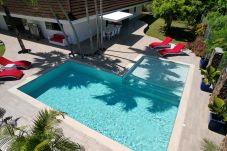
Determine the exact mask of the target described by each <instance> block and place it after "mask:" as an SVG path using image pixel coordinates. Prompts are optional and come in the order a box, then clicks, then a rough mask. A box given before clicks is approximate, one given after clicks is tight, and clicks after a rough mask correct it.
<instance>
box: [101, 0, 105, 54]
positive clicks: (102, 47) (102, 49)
mask: <svg viewBox="0 0 227 151" xmlns="http://www.w3.org/2000/svg"><path fill="white" fill-rule="evenodd" d="M100 22H101V24H100V33H101V39H100V49H101V51H104V46H103V8H102V0H100Z"/></svg>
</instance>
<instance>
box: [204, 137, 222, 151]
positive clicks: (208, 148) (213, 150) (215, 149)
mask: <svg viewBox="0 0 227 151" xmlns="http://www.w3.org/2000/svg"><path fill="white" fill-rule="evenodd" d="M202 150H203V151H221V149H220V147H219V146H218V145H217V144H215V143H214V142H212V141H211V140H208V139H203V143H202Z"/></svg>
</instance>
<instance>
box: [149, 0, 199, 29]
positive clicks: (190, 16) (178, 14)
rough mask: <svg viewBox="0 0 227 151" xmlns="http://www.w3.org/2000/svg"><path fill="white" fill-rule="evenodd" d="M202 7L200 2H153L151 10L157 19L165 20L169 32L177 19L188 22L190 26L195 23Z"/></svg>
mask: <svg viewBox="0 0 227 151" xmlns="http://www.w3.org/2000/svg"><path fill="white" fill-rule="evenodd" d="M200 5H201V1H200V0H178V1H176V0H153V1H152V4H151V10H152V13H153V15H154V16H155V17H161V18H163V19H164V20H165V23H166V30H167V31H168V30H169V29H170V27H171V24H172V21H173V20H176V19H181V20H186V21H188V23H189V24H193V23H195V22H196V18H197V16H198V15H199V9H198V6H200Z"/></svg>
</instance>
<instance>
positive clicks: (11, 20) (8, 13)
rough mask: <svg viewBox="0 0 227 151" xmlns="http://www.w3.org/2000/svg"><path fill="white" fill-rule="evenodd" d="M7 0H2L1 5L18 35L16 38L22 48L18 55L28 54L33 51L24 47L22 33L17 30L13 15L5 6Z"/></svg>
mask: <svg viewBox="0 0 227 151" xmlns="http://www.w3.org/2000/svg"><path fill="white" fill-rule="evenodd" d="M6 1H7V0H0V4H1V6H2V8H3V10H4V12H5V14H6V17H7V20H8V23H9V24H10V26H11V27H12V28H13V30H14V32H15V34H16V38H17V40H18V42H19V44H20V47H21V50H20V51H19V52H18V53H28V52H30V51H31V50H30V49H26V48H25V46H24V43H23V41H22V39H21V35H20V32H19V30H18V29H17V26H16V25H15V22H14V21H13V18H12V16H11V13H10V11H9V9H8V7H7V6H6V5H5V3H6Z"/></svg>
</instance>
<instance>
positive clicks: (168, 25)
mask: <svg viewBox="0 0 227 151" xmlns="http://www.w3.org/2000/svg"><path fill="white" fill-rule="evenodd" d="M172 21H173V17H172V16H171V15H170V16H168V17H166V18H165V31H169V30H170V28H171V24H172Z"/></svg>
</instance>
